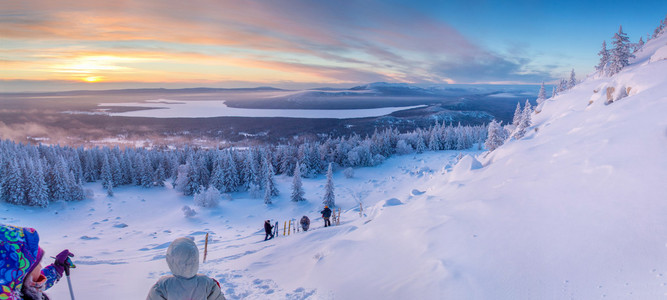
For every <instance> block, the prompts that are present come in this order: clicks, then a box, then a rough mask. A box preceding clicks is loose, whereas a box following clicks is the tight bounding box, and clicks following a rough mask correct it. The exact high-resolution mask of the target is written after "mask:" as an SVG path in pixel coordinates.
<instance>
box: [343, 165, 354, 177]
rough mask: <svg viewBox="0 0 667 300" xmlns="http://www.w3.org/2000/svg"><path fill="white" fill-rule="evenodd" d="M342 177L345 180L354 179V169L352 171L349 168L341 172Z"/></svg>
mask: <svg viewBox="0 0 667 300" xmlns="http://www.w3.org/2000/svg"><path fill="white" fill-rule="evenodd" d="M343 175H345V178H352V177H354V169H352V168H351V167H350V168H347V169H345V170H343Z"/></svg>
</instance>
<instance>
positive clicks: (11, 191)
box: [2, 156, 27, 205]
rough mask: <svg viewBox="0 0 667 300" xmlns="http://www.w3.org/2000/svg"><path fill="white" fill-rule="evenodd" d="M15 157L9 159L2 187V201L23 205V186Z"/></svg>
mask: <svg viewBox="0 0 667 300" xmlns="http://www.w3.org/2000/svg"><path fill="white" fill-rule="evenodd" d="M16 159H17V158H16V156H15V157H14V158H13V159H10V160H9V162H8V166H7V172H6V173H5V178H4V180H3V185H2V199H3V200H4V201H6V202H8V203H12V204H19V205H25V204H27V203H26V201H25V200H26V199H25V186H24V184H23V183H24V180H23V177H22V172H21V169H20V167H19V163H18V162H17V161H16Z"/></svg>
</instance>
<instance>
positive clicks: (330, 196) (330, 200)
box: [322, 163, 336, 207]
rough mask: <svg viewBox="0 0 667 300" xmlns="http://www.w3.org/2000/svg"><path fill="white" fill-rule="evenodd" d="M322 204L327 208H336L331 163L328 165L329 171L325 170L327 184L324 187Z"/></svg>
mask: <svg viewBox="0 0 667 300" xmlns="http://www.w3.org/2000/svg"><path fill="white" fill-rule="evenodd" d="M322 203H323V204H324V205H326V206H329V207H335V206H336V195H335V194H334V183H333V164H332V163H329V169H327V184H326V185H325V186H324V197H323V198H322Z"/></svg>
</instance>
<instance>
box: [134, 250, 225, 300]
mask: <svg viewBox="0 0 667 300" xmlns="http://www.w3.org/2000/svg"><path fill="white" fill-rule="evenodd" d="M167 265H169V269H170V270H171V273H172V274H173V275H169V276H162V278H160V279H159V280H158V281H157V283H155V285H153V287H151V290H150V291H149V292H148V297H147V298H146V299H147V300H225V296H224V295H223V294H222V291H221V290H220V284H219V283H218V282H217V281H216V280H215V279H213V278H210V277H208V276H206V275H202V274H197V271H199V249H197V245H195V242H193V241H192V240H191V239H189V238H185V237H182V238H177V239H175V240H174V241H173V242H172V243H171V245H169V248H167Z"/></svg>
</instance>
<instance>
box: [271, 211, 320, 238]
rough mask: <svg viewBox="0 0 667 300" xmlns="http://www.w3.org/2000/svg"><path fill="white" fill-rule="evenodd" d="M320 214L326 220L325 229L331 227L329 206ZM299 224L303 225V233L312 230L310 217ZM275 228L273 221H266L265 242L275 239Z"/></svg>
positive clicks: (304, 218)
mask: <svg viewBox="0 0 667 300" xmlns="http://www.w3.org/2000/svg"><path fill="white" fill-rule="evenodd" d="M320 213H321V214H322V219H324V227H329V226H331V220H330V218H331V213H332V211H331V209H330V208H329V206H328V205H325V206H324V209H323V210H322V211H321V212H320ZM299 224H301V229H303V231H308V228H310V218H308V216H303V217H301V220H300V221H299ZM273 227H274V226H273V225H271V220H266V221H264V232H265V233H266V235H265V236H264V240H265V241H266V240H270V239H272V238H273V236H274V234H273Z"/></svg>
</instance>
